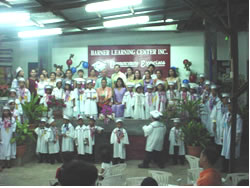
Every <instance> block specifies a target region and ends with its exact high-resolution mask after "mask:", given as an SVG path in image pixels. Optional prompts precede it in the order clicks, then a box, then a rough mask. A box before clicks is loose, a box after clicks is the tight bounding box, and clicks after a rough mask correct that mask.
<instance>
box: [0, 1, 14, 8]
mask: <svg viewBox="0 0 250 188" xmlns="http://www.w3.org/2000/svg"><path fill="white" fill-rule="evenodd" d="M1 4H2V5H3V6H6V7H8V8H12V6H11V4H10V3H9V2H4V1H1V2H0V5H1Z"/></svg>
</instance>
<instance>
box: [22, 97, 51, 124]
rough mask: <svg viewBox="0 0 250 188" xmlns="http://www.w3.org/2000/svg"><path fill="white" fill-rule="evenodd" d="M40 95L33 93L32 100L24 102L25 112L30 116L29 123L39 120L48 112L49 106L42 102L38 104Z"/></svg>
mask: <svg viewBox="0 0 250 188" xmlns="http://www.w3.org/2000/svg"><path fill="white" fill-rule="evenodd" d="M38 100H39V96H38V95H37V96H35V97H34V95H33V94H32V96H31V100H30V102H25V103H24V104H22V108H23V112H24V114H25V116H26V117H27V118H28V120H29V123H30V124H33V123H35V122H36V121H38V120H39V119H40V118H41V117H42V115H43V113H44V112H47V107H45V106H44V105H42V104H38Z"/></svg>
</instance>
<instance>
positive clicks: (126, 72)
mask: <svg viewBox="0 0 250 188" xmlns="http://www.w3.org/2000/svg"><path fill="white" fill-rule="evenodd" d="M128 69H131V71H132V74H133V73H134V69H133V68H132V67H128V68H127V70H128ZM126 77H127V78H128V73H127V72H126Z"/></svg>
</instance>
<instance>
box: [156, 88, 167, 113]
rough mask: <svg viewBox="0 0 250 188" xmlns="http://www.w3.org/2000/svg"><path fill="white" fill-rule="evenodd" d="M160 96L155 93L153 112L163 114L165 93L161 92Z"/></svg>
mask: <svg viewBox="0 0 250 188" xmlns="http://www.w3.org/2000/svg"><path fill="white" fill-rule="evenodd" d="M161 94H162V95H160V93H159V92H158V91H157V92H155V110H157V111H159V112H161V113H163V112H164V111H165V109H166V102H167V97H166V92H161Z"/></svg>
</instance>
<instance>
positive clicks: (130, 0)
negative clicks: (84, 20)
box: [85, 0, 142, 12]
mask: <svg viewBox="0 0 250 188" xmlns="http://www.w3.org/2000/svg"><path fill="white" fill-rule="evenodd" d="M141 3H142V0H110V1H103V2H97V3H91V4H88V5H86V6H85V10H86V11H87V12H101V11H105V10H111V9H117V8H122V7H128V6H133V5H138V4H141Z"/></svg>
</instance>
